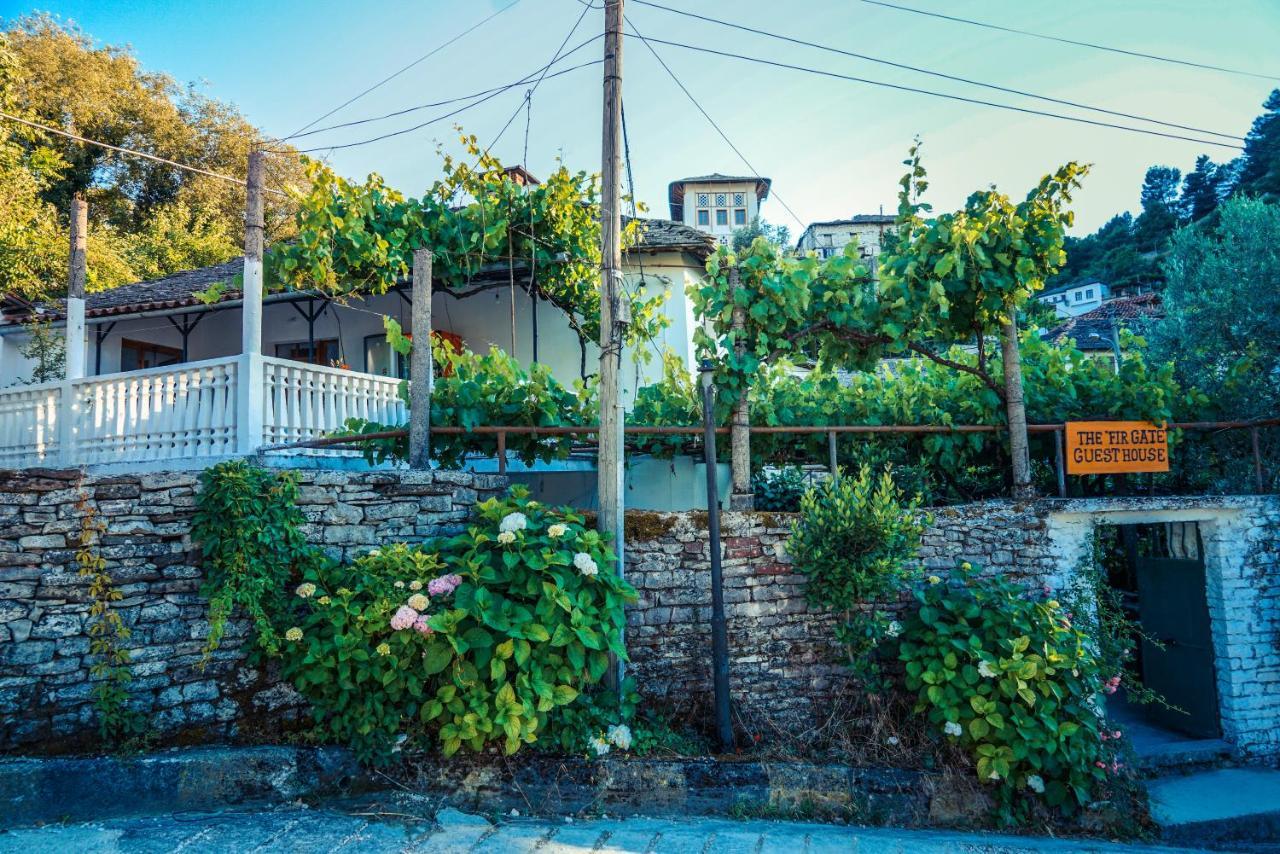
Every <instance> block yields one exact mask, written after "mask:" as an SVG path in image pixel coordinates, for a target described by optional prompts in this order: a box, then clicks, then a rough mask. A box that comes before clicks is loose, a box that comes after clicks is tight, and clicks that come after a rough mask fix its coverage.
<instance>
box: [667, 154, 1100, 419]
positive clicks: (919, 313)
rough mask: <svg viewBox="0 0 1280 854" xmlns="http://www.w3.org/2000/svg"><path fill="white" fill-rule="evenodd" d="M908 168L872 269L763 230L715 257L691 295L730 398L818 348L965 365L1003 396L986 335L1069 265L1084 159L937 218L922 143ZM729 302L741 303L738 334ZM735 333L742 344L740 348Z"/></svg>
mask: <svg viewBox="0 0 1280 854" xmlns="http://www.w3.org/2000/svg"><path fill="white" fill-rule="evenodd" d="M906 165H907V166H908V171H907V173H906V174H905V175H904V176H903V178H902V180H901V182H900V185H901V190H900V192H899V204H898V217H897V226H896V230H895V231H894V232H893V233H892V235H891V239H890V240H888V241H887V244H886V248H885V250H884V252H883V253H882V254H881V255H880V256H879V268H878V270H877V271H872V270H871V269H870V268H869V267H868V266H867V263H866V262H864V261H863V260H862V259H860V258H859V257H858V254H857V246H856V244H855V243H850V244H849V245H848V246H846V247H845V250H844V252H843V253H841V254H838V255H835V256H833V257H831V258H829V259H825V260H820V259H818V258H816V257H815V256H813V255H812V254H810V255H808V256H805V257H795V256H788V255H785V254H784V253H782V252H780V251H779V250H778V248H777V247H776V246H773V245H772V244H770V243H769V242H768V241H765V240H756V241H754V242H753V243H752V244H751V245H750V246H749V247H747V248H746V249H745V250H743V251H742V252H740V253H737V254H734V253H732V252H730V251H729V250H728V249H727V248H724V247H722V248H721V249H720V251H719V252H718V253H717V254H716V255H715V256H713V257H712V258H711V259H709V260H708V262H707V273H708V276H707V278H706V280H705V281H704V282H703V283H701V284H700V285H697V286H691V288H690V297H691V299H692V301H693V304H694V309H695V312H696V313H697V314H698V316H699V317H700V318H701V319H702V320H703V321H704V322H705V323H706V325H707V326H709V327H710V329H709V331H708V330H706V329H701V330H699V332H698V333H697V343H698V345H699V348H700V350H701V351H702V353H703V355H704V356H715V355H716V354H717V353H719V354H720V355H719V361H720V370H719V373H718V375H717V383H718V385H719V386H720V388H722V389H724V390H725V391H726V392H727V394H728V395H730V396H731V397H733V398H735V399H736V398H737V397H738V396H739V395H740V394H741V393H742V390H743V389H745V388H746V387H748V386H749V385H750V384H751V382H752V381H753V380H754V379H755V377H756V376H757V374H758V372H759V370H760V367H761V366H762V365H764V364H768V363H770V362H775V361H777V360H779V359H784V358H787V359H791V360H793V361H794V360H796V359H797V357H801V358H810V359H811V358H815V357H821V358H822V359H823V361H825V362H826V363H827V364H828V365H830V366H832V367H840V368H847V369H853V370H868V369H871V368H872V367H874V366H875V365H876V364H877V363H878V362H879V361H880V360H881V359H883V358H885V357H902V356H908V355H914V356H917V357H919V358H923V359H927V360H930V361H932V362H935V363H937V364H939V365H942V366H945V367H948V368H950V369H952V370H954V371H957V372H960V373H966V374H970V375H972V376H974V377H976V378H978V380H979V381H980V382H981V383H982V384H983V385H984V386H985V387H986V388H988V389H989V390H990V391H991V392H992V393H994V394H995V395H996V396H997V397H998V398H1000V399H1003V397H1004V389H1003V386H1002V384H1001V383H1000V382H999V381H998V380H997V379H996V374H995V373H994V372H993V370H992V361H993V360H992V359H991V357H990V354H989V352H988V348H989V340H988V339H989V338H990V336H992V335H995V334H997V333H998V332H999V330H1000V328H1001V325H1002V324H1003V323H1004V322H1006V321H1007V320H1008V319H1009V317H1010V316H1011V315H1012V313H1013V312H1014V311H1015V310H1017V309H1018V308H1019V307H1020V306H1022V305H1023V304H1025V302H1026V301H1027V300H1028V299H1030V297H1031V296H1032V295H1033V294H1034V293H1035V292H1036V291H1038V290H1039V289H1040V288H1041V287H1043V284H1044V280H1045V278H1046V277H1047V276H1049V275H1052V274H1053V273H1054V272H1056V271H1057V270H1058V269H1059V268H1060V267H1061V266H1062V264H1063V263H1064V261H1065V258H1066V256H1065V253H1064V252H1063V249H1062V245H1063V240H1064V229H1065V227H1066V226H1067V225H1069V224H1070V223H1071V221H1072V214H1071V212H1070V211H1068V210H1066V209H1065V205H1066V204H1067V203H1069V202H1070V201H1071V193H1072V191H1073V190H1074V189H1075V188H1077V187H1078V186H1079V185H1080V179H1081V177H1083V175H1084V174H1085V172H1086V171H1087V167H1085V166H1081V165H1079V164H1076V163H1069V164H1067V165H1066V166H1063V167H1062V168H1061V169H1059V170H1057V171H1056V172H1054V173H1053V174H1052V175H1048V176H1045V177H1044V178H1043V179H1041V181H1040V182H1039V184H1037V185H1036V187H1035V188H1034V189H1033V190H1032V191H1031V192H1030V193H1028V194H1027V197H1026V199H1025V200H1023V201H1022V202H1018V203H1014V202H1013V201H1011V200H1010V199H1009V197H1008V196H1006V195H1004V194H1003V193H999V192H997V191H996V190H994V189H992V190H980V191H978V192H975V193H973V194H972V195H971V196H969V198H968V200H967V201H966V202H965V205H964V207H963V208H961V209H960V210H957V211H955V212H952V213H946V214H941V215H938V216H933V217H929V216H925V214H927V213H928V212H929V211H931V207H930V206H929V205H928V204H926V203H924V202H922V201H921V200H920V199H921V196H922V195H923V193H924V192H925V190H926V189H927V187H928V181H927V176H926V173H925V169H924V166H923V164H922V161H921V158H920V150H919V146H918V145H916V146H913V147H912V148H911V152H910V157H909V159H908V160H907V161H906ZM735 266H736V268H737V270H738V277H739V282H738V287H737V289H736V290H735V289H734V288H733V287H732V286H731V281H730V279H731V277H730V275H729V270H730V268H731V267H735ZM873 272H874V273H876V274H877V275H873ZM735 306H736V307H738V308H741V309H744V310H745V322H744V324H743V328H742V329H740V330H736V331H735V329H734V325H733V309H734V307H735ZM957 343H969V344H971V345H972V346H973V348H974V350H975V358H974V359H973V361H972V362H971V363H970V362H967V361H963V360H960V359H956V358H954V357H953V356H951V355H949V354H948V353H947V350H948V348H950V347H951V346H952V345H953V344H957ZM735 344H743V345H745V346H744V350H743V352H742V353H741V354H738V353H735V351H734V347H735Z"/></svg>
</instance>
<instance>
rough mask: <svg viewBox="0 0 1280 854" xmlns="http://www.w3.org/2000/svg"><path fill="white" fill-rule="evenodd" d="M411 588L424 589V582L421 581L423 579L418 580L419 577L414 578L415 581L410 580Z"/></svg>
mask: <svg viewBox="0 0 1280 854" xmlns="http://www.w3.org/2000/svg"><path fill="white" fill-rule="evenodd" d="M409 589H410V590H421V589H422V582H421V581H418V580H417V579H414V580H413V581H410V582H409Z"/></svg>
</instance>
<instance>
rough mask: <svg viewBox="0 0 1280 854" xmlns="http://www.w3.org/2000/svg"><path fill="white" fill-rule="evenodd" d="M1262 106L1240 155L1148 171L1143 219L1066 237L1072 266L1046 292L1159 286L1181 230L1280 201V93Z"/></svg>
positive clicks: (1123, 218) (1117, 219)
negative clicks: (1098, 284)
mask: <svg viewBox="0 0 1280 854" xmlns="http://www.w3.org/2000/svg"><path fill="white" fill-rule="evenodd" d="M1262 107H1263V110H1264V112H1263V113H1262V115H1260V116H1258V117H1257V118H1256V119H1254V121H1253V126H1252V127H1251V128H1250V130H1249V133H1248V135H1247V136H1246V137H1245V146H1244V153H1243V154H1241V155H1240V156H1239V157H1237V158H1234V159H1233V160H1229V161H1227V162H1225V163H1215V162H1214V161H1213V160H1212V159H1211V158H1210V157H1209V155H1207V154H1201V155H1200V156H1199V157H1197V158H1196V160H1195V164H1194V166H1192V168H1191V169H1190V170H1189V171H1187V172H1186V173H1185V174H1183V173H1182V171H1181V170H1180V169H1179V168H1177V167H1174V166H1167V165H1154V166H1151V167H1150V168H1149V169H1147V173H1146V176H1145V178H1144V180H1143V182H1142V191H1141V194H1140V196H1139V199H1140V204H1141V210H1140V211H1139V212H1138V214H1137V215H1136V216H1135V215H1134V214H1132V213H1128V212H1125V213H1121V214H1117V215H1116V216H1114V217H1112V218H1111V219H1110V220H1108V221H1107V222H1106V223H1105V224H1104V225H1103V226H1102V227H1101V228H1099V229H1098V230H1097V231H1095V232H1094V233H1093V234H1090V235H1086V236H1084V237H1068V238H1067V244H1066V249H1067V264H1066V266H1065V267H1064V268H1063V269H1062V272H1061V273H1059V274H1058V276H1057V277H1056V278H1055V279H1054V280H1053V281H1051V282H1049V283H1048V284H1049V287H1055V286H1057V285H1064V284H1069V283H1071V282H1076V281H1083V280H1089V279H1098V280H1101V281H1104V282H1107V283H1108V284H1110V285H1111V286H1112V287H1125V286H1134V285H1143V286H1149V287H1161V286H1163V285H1164V283H1165V281H1166V275H1165V272H1164V269H1163V266H1162V260H1163V259H1164V257H1165V256H1166V255H1167V253H1168V251H1169V246H1170V241H1171V240H1172V238H1173V235H1174V232H1175V231H1176V230H1177V229H1178V228H1180V227H1182V226H1187V225H1203V226H1205V227H1210V228H1211V227H1214V226H1215V225H1216V223H1217V218H1218V213H1219V208H1220V206H1221V205H1222V203H1223V202H1224V201H1226V200H1227V199H1230V198H1258V199H1261V200H1263V201H1264V202H1268V203H1275V202H1277V201H1280V89H1276V90H1274V91H1272V93H1271V95H1270V96H1269V97H1268V98H1267V100H1266V101H1265V102H1264V103H1263V105H1262Z"/></svg>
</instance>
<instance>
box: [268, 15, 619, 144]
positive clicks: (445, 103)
mask: <svg viewBox="0 0 1280 854" xmlns="http://www.w3.org/2000/svg"><path fill="white" fill-rule="evenodd" d="M602 37H603V34H600V35H594V36H592V37H591V38H589V39H586V40H585V41H583V42H580V43H579V44H578V45H577V46H576V47H574V48H573V49H572V50H570V51H568V52H567V53H565V54H563V55H562V56H561V57H560V58H559V59H558V60H556V64H559V63H561V62H564V61H565V60H566V59H568V58H569V57H571V56H573V55H574V54H575V53H577V52H578V51H580V50H582V48H584V47H586V46H587V45H589V44H591V43H592V42H594V41H595V40H596V39H599V38H602ZM600 61H601V60H596V61H595V62H590V63H585V64H583V65H575V66H573V67H572V68H565V69H561V70H560V71H557V72H555V73H554V74H548V75H547V79H551V78H552V77H559V76H560V75H562V74H568V73H569V72H571V71H577V70H578V69H579V68H585V67H586V66H587V65H596V64H598V63H599V62H600ZM537 73H538V70H537V69H535V70H533V71H531V72H529V73H528V74H526V75H525V76H524V77H521V78H520V79H519V80H516V81H514V82H512V83H505V84H503V85H501V86H494V87H493V88H491V89H481V90H480V91H479V92H473V93H471V94H470V95H460V96H458V97H456V98H446V99H445V100H443V101H433V102H431V103H429V104H416V105H414V106H412V107H405V108H403V109H400V110H394V111H392V112H390V113H384V114H382V115H380V116H369V117H367V118H363V119H355V120H353V121H349V122H341V123H339V124H336V125H328V126H327V127H322V128H316V129H315V130H309V131H307V132H305V133H295V134H293V135H292V136H291V137H289V139H301V138H302V137H304V136H314V135H315V134H318V133H325V132H327V131H331V130H340V129H342V128H349V127H356V126H358V125H365V124H370V123H372V122H380V121H384V120H386V119H394V118H396V117H398V116H405V115H408V114H409V113H416V112H418V111H419V110H427V109H431V108H433V107H446V106H448V105H449V104H456V103H458V102H459V101H469V100H471V99H472V98H479V97H480V96H482V95H488V94H491V93H498V92H505V91H507V90H508V89H513V88H515V87H516V86H520V85H523V84H525V83H528V82H529V81H530V80H532V79H533V77H534V75H536V74H537Z"/></svg>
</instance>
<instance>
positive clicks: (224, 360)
mask: <svg viewBox="0 0 1280 854" xmlns="http://www.w3.org/2000/svg"><path fill="white" fill-rule="evenodd" d="M714 245H715V244H714V241H713V240H711V239H710V238H709V237H708V236H707V235H705V234H703V233H702V232H700V231H698V230H696V229H692V228H688V227H686V226H683V225H681V224H679V223H675V222H669V221H667V220H645V221H644V225H643V228H642V231H641V237H640V241H639V243H638V245H637V246H635V247H632V248H631V249H630V250H629V251H628V252H627V254H626V256H625V258H624V275H625V276H626V279H627V283H628V286H629V287H630V288H631V289H632V290H633V291H639V292H641V293H643V294H645V295H657V294H661V293H663V292H666V301H665V303H664V311H665V314H666V317H667V320H668V321H669V324H668V326H667V328H666V330H665V331H664V332H663V333H662V334H661V335H660V336H659V340H657V341H652V342H645V343H644V344H643V347H644V348H645V350H646V353H647V354H648V355H649V356H651V358H649V359H648V360H647V361H646V360H645V359H642V358H638V356H637V353H636V352H634V351H630V352H626V353H624V356H623V358H624V369H623V372H622V380H623V396H624V398H623V399H624V402H627V403H629V402H630V401H632V400H633V399H634V395H635V392H636V390H637V389H638V388H639V387H641V386H643V385H647V384H650V383H652V382H655V381H657V380H658V379H660V378H661V373H662V364H661V361H662V360H661V358H660V351H661V350H663V349H668V348H669V349H671V350H673V351H674V352H675V353H676V354H678V355H679V357H680V358H681V360H682V361H683V362H684V363H685V364H686V365H687V366H688V367H689V369H690V371H692V370H694V369H695V368H696V362H695V353H694V347H693V326H694V319H693V312H692V307H691V305H690V303H689V301H688V299H687V296H686V288H687V287H688V286H689V285H696V284H697V283H698V282H700V281H701V280H702V277H703V276H704V275H705V268H704V265H705V262H706V259H707V257H708V256H709V254H710V253H711V252H712V251H713V249H714ZM242 263H243V262H242V260H241V259H235V260H232V261H228V262H226V263H224V264H218V265H215V266H212V267H206V268H203V269H199V270H190V271H186V272H182V273H177V274H174V275H171V276H167V277H165V278H163V279H159V280H156V281H150V282H139V283H137V284H133V285H126V286H124V287H120V288H115V289H113V290H110V291H104V292H101V293H94V294H89V295H88V296H87V297H86V299H85V329H84V332H85V346H84V351H83V352H84V363H83V366H82V369H81V370H78V371H77V370H72V371H70V372H69V376H70V377H71V378H70V379H66V380H60V381H54V382H46V383H40V384H30V382H31V377H32V372H33V368H34V365H33V363H32V362H31V361H30V360H29V359H27V358H26V357H24V356H23V355H22V353H21V352H20V351H21V349H22V345H23V344H24V343H25V342H26V341H27V340H28V338H29V333H28V331H27V325H26V324H27V323H28V322H29V321H30V320H31V318H32V315H33V314H35V313H36V312H37V311H39V313H40V314H41V316H43V317H45V318H47V319H50V320H51V321H52V323H53V324H54V326H57V327H62V326H65V323H66V309H65V306H64V303H63V301H61V300H60V301H56V302H52V303H49V304H46V305H43V306H38V307H33V306H31V305H30V304H28V303H24V302H22V301H21V300H16V299H6V300H4V301H3V302H2V303H0V308H3V312H2V313H0V468H21V467H26V466H35V465H65V466H78V465H101V464H120V463H125V464H131V465H136V464H138V463H150V464H156V465H158V464H160V463H161V462H163V463H164V464H165V465H168V466H170V467H172V465H174V464H176V463H179V462H181V463H183V464H189V465H207V464H208V463H209V462H211V461H212V460H214V459H217V458H219V457H226V456H232V455H243V454H245V453H250V452H252V451H253V450H255V449H257V448H259V447H261V446H262V445H270V444H274V443H284V442H292V441H298V440H303V439H307V438H311V437H316V436H320V435H323V434H326V433H330V432H333V431H335V430H337V429H338V428H340V427H342V426H343V424H344V423H345V421H346V420H347V419H348V418H352V417H358V418H365V419H368V420H371V421H377V422H380V423H387V424H401V423H404V421H405V420H406V418H407V414H406V412H405V410H404V406H403V404H402V402H401V401H400V399H399V396H398V388H399V382H400V378H401V377H403V376H405V375H406V373H407V366H406V365H404V364H402V363H401V359H400V358H399V357H398V356H397V355H396V354H395V353H393V352H392V351H391V350H390V348H389V347H388V345H387V343H386V339H385V332H384V329H383V317H384V316H390V317H393V318H395V319H397V320H398V321H399V322H400V323H401V325H402V326H403V327H404V329H405V331H406V332H408V333H410V334H412V332H413V329H412V325H411V322H410V318H411V313H412V312H411V310H410V289H409V284H408V283H407V282H406V283H403V284H402V286H401V287H398V288H395V289H393V290H392V291H390V292H388V293H385V294H380V295H371V296H367V297H363V298H354V299H351V300H348V301H346V302H344V303H342V304H340V303H339V302H336V301H333V300H330V299H328V298H326V297H325V296H324V295H322V294H317V293H311V292H305V291H283V292H279V293H272V294H269V295H268V296H266V297H265V298H264V300H263V302H264V305H263V314H262V336H261V342H260V344H261V349H260V352H259V353H242V352H241V325H242V304H243V300H242V295H241V293H240V291H239V290H237V289H236V288H237V287H238V285H237V281H238V280H237V277H238V276H239V275H240V273H241V270H242ZM642 270H643V276H642V274H641V271H642ZM523 273H524V276H522V271H521V270H520V268H519V267H517V268H516V270H515V272H514V279H515V282H516V286H515V288H514V289H512V288H510V287H507V286H505V283H506V281H507V280H508V278H509V276H510V275H511V274H510V273H509V271H508V270H507V269H506V268H505V267H503V268H502V270H501V271H495V272H494V273H493V274H492V275H491V278H493V279H494V281H492V282H488V283H487V284H488V285H489V286H490V287H488V288H487V289H482V288H478V287H472V288H470V289H469V290H470V291H472V292H473V295H470V296H466V295H455V294H454V293H452V292H449V291H446V290H444V289H442V288H440V289H436V290H435V291H434V293H433V298H432V318H433V319H432V326H433V331H434V332H435V333H437V334H440V335H443V336H446V337H450V338H452V339H454V340H456V341H458V342H460V343H462V344H464V345H466V347H468V348H469V349H471V350H472V351H476V352H484V351H487V350H488V349H489V347H491V346H497V347H498V348H500V349H502V350H505V351H507V352H509V353H511V354H513V355H514V356H515V357H516V358H517V359H518V360H519V361H521V362H522V363H525V364H528V363H530V362H532V361H535V360H536V361H538V362H541V363H543V364H545V365H547V366H548V367H550V369H551V371H552V373H553V375H554V376H555V377H556V378H557V379H559V380H561V381H562V382H564V383H565V384H566V385H568V384H570V383H572V381H573V380H576V379H578V378H579V377H580V376H581V375H582V373H583V367H584V365H585V368H586V373H591V374H594V373H596V372H597V370H598V364H599V350H598V348H597V347H596V345H595V344H594V343H587V344H586V345H585V347H583V346H581V345H580V343H579V338H578V336H577V334H576V333H575V332H574V331H573V330H572V329H571V328H570V327H569V324H568V322H567V321H566V319H565V317H564V315H562V314H561V312H560V311H559V310H558V309H557V308H555V307H554V306H552V305H550V304H549V303H547V302H546V301H544V300H538V301H537V303H536V304H535V302H534V301H533V300H531V298H530V296H529V293H528V292H527V291H526V290H525V289H523V288H522V287H520V282H521V281H522V280H523V278H525V277H527V271H523ZM498 280H501V281H498ZM216 283H224V284H225V285H226V289H225V291H223V292H222V293H221V294H220V295H219V296H218V298H217V299H216V301H214V302H212V303H206V302H204V301H202V300H201V299H199V298H197V297H196V296H195V295H194V294H195V292H196V291H206V290H207V289H209V288H210V286H211V285H214V284H216ZM480 284H486V283H481V282H479V280H478V279H477V280H476V281H473V283H472V285H473V286H478V285H480ZM513 299H514V315H513V306H512V300H513ZM513 316H514V327H513ZM59 331H61V330H59ZM655 351H659V352H655ZM77 374H79V376H76V375H77ZM335 453H336V452H326V454H328V455H334V454H335Z"/></svg>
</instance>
